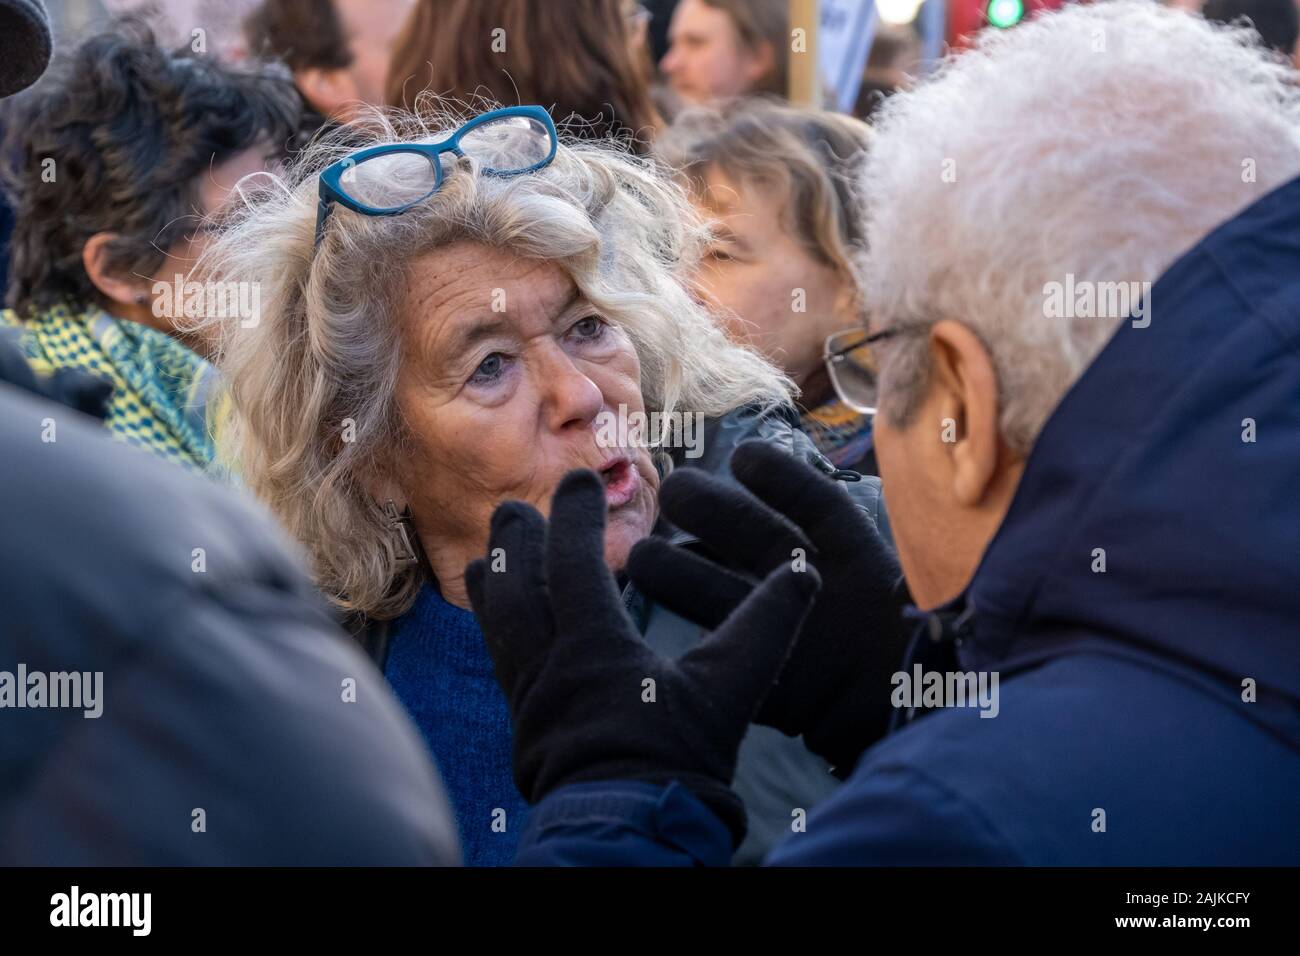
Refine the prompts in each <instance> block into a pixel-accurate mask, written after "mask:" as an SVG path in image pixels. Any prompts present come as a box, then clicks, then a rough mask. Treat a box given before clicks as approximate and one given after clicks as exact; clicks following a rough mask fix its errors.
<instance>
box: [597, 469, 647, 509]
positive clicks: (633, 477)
mask: <svg viewBox="0 0 1300 956" xmlns="http://www.w3.org/2000/svg"><path fill="white" fill-rule="evenodd" d="M599 474H600V478H601V480H602V481H604V482H605V504H606V506H608V507H609V508H619V507H622V506H623V505H625V504H627V503H628V502H629V501H631V500H632V498H633V497H634V496H635V495H636V491H637V488H638V487H639V486H640V484H641V476H640V475H639V474H638V473H637V470H636V466H635V465H633V464H632V459H631V458H626V457H619V458H611V459H610V460H609V461H607V462H605V464H604V465H602V466H601V469H600V472H599Z"/></svg>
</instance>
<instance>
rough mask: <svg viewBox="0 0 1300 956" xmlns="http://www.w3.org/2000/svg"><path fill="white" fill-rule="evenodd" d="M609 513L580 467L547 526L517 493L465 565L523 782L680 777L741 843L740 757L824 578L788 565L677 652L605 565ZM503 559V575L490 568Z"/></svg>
mask: <svg viewBox="0 0 1300 956" xmlns="http://www.w3.org/2000/svg"><path fill="white" fill-rule="evenodd" d="M605 510H606V507H605V489H604V485H603V483H602V482H601V480H600V478H599V477H598V476H597V475H596V474H595V473H594V472H590V471H577V472H570V473H569V474H568V475H566V476H565V477H564V480H563V481H561V482H560V486H559V488H558V489H556V492H555V498H554V499H553V501H552V503H551V520H550V525H549V527H548V525H547V522H546V521H545V519H543V518H542V516H541V515H540V514H538V512H537V511H536V509H534V508H532V507H530V506H528V505H526V504H523V503H522V502H518V501H510V502H506V503H505V504H503V505H501V506H500V507H499V508H497V510H496V511H495V513H494V514H493V515H492V530H491V535H490V537H489V540H488V554H489V559H488V560H487V561H484V560H478V561H474V562H472V563H471V564H470V565H469V566H468V567H467V568H466V569H465V584H466V587H467V589H468V591H469V596H470V601H471V602H472V603H473V605H474V613H475V614H476V615H477V617H478V621H479V625H480V626H481V627H482V628H483V634H484V637H485V638H486V640H487V646H488V651H489V652H490V653H491V655H492V660H493V663H494V665H495V669H496V677H497V681H498V683H500V685H501V689H502V690H503V691H504V692H505V696H506V700H507V701H508V702H509V705H510V714H511V719H512V722H513V725H514V774H515V784H516V785H517V786H518V787H519V792H520V793H522V794H523V796H524V798H525V799H526V800H528V802H529V803H537V802H538V801H539V800H541V799H542V798H543V797H544V796H546V795H547V794H548V793H550V792H551V791H552V790H554V789H556V788H557V787H561V786H564V785H565V784H570V783H578V782H581V781H591V780H618V779H633V780H643V781H647V782H650V783H659V784H666V783H668V782H670V781H673V780H678V781H680V782H681V783H682V784H683V785H685V786H687V787H689V788H690V789H691V790H692V791H693V792H694V793H695V794H696V795H697V796H699V797H700V799H701V800H703V801H704V803H705V804H706V805H708V806H709V807H710V809H712V810H713V812H714V813H716V814H717V815H718V816H719V817H720V818H722V819H723V820H724V821H725V822H726V823H727V825H728V826H729V827H730V828H731V831H732V834H733V836H734V837H735V839H736V842H737V844H739V841H740V840H741V839H742V838H743V836H744V833H745V813H744V808H743V806H742V805H741V803H740V800H739V798H738V797H736V795H735V794H734V793H732V791H731V789H730V784H731V777H732V774H733V773H734V772H735V769H736V752H737V750H738V749H739V747H740V741H741V738H742V737H743V736H744V734H745V730H746V728H747V727H748V726H749V722H750V721H751V720H752V719H753V716H754V713H755V712H756V711H757V710H758V706H759V703H760V702H761V701H762V699H763V696H764V695H765V694H766V693H767V692H768V691H769V690H770V689H771V687H772V684H773V682H774V681H775V679H776V675H777V674H778V673H779V672H780V670H781V665H782V664H784V663H785V660H786V657H787V656H788V654H789V650H790V645H791V643H792V642H793V640H794V635H795V634H796V633H797V632H798V630H799V623H800V621H801V620H802V619H803V616H804V614H805V612H806V611H807V609H808V606H809V605H810V604H811V603H812V601H813V598H814V596H815V595H816V593H817V589H818V587H819V586H820V579H819V578H818V575H817V572H816V571H815V570H814V569H813V568H812V567H809V568H808V570H807V571H804V572H802V573H800V572H797V571H793V570H791V569H790V568H789V567H788V566H787V567H783V568H780V569H778V570H777V571H775V572H774V573H772V574H771V575H769V576H768V577H767V578H766V579H765V580H764V581H763V582H762V583H761V584H759V585H758V586H757V587H755V588H753V589H752V591H751V592H750V593H749V594H747V595H746V597H745V599H744V600H743V601H740V602H737V605H735V606H734V607H733V611H732V613H730V614H727V615H723V616H722V618H719V622H718V626H717V628H716V629H715V630H714V633H713V634H712V635H710V636H709V637H707V638H705V639H704V640H703V641H702V642H701V643H700V645H699V646H698V647H695V648H693V649H692V650H691V651H690V652H689V653H687V654H685V655H684V656H682V657H681V658H679V659H678V660H667V659H665V658H662V657H660V656H658V655H657V654H656V653H655V652H654V651H652V650H651V649H650V648H649V647H648V646H647V645H646V644H645V642H644V641H642V640H641V637H640V635H639V634H638V633H637V629H636V626H635V624H633V622H632V620H631V618H630V617H628V614H627V611H626V610H625V608H624V607H623V601H622V599H621V597H620V596H619V593H618V588H617V586H616V584H615V582H614V576H613V575H612V574H611V573H610V571H609V568H608V567H606V565H605ZM498 548H500V549H502V550H501V551H497V549H498ZM492 555H497V556H498V558H499V557H500V556H504V560H505V567H504V570H500V571H493V570H491V566H492V561H493V560H494V559H493V558H492ZM648 681H653V684H649V683H647V682H648Z"/></svg>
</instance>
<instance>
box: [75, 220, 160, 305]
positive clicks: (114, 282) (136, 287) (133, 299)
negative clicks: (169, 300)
mask: <svg viewBox="0 0 1300 956" xmlns="http://www.w3.org/2000/svg"><path fill="white" fill-rule="evenodd" d="M116 238H117V233H115V232H97V233H95V234H94V235H93V236H91V237H90V238H89V239H87V240H86V244H85V245H84V246H82V247H81V265H82V268H84V269H85V270H86V275H87V276H88V277H89V279H90V282H91V284H92V285H94V287H95V288H96V289H98V290H99V294H100V295H102V296H104V298H106V299H108V300H109V301H110V302H115V303H117V304H118V305H120V306H124V307H125V309H126V311H131V310H132V309H135V308H138V307H140V306H143V305H145V304H146V303H147V302H148V301H149V285H150V283H149V280H148V279H142V278H141V277H140V276H136V275H125V276H124V275H122V274H121V273H119V272H117V271H115V270H113V269H112V263H111V257H110V255H109V246H110V245H111V244H112V242H113V240H114V239H116Z"/></svg>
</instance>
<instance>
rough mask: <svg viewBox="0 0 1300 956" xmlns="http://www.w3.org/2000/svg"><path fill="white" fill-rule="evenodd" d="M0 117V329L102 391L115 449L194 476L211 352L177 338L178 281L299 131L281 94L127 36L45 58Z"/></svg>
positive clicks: (142, 37) (201, 453)
mask: <svg viewBox="0 0 1300 956" xmlns="http://www.w3.org/2000/svg"><path fill="white" fill-rule="evenodd" d="M6 113H7V122H6V125H7V128H8V130H9V137H8V148H7V149H6V150H5V157H6V159H7V165H6V169H5V184H6V189H7V192H8V194H9V196H10V201H11V203H12V205H13V208H14V213H15V219H16V221H15V225H14V233H13V239H12V245H11V252H12V260H11V266H10V286H9V291H8V304H9V305H10V306H11V311H5V312H3V313H0V325H7V326H10V327H11V328H14V329H16V330H18V332H19V333H20V337H21V343H22V347H23V349H24V350H25V352H26V353H27V355H28V357H29V359H30V360H31V361H32V363H33V364H34V365H36V366H37V367H38V368H39V369H40V370H42V371H50V370H55V369H60V368H79V369H81V370H83V371H86V372H90V373H91V374H93V375H96V376H98V377H100V378H102V379H103V380H105V382H106V383H107V384H108V385H111V386H112V395H111V398H110V400H109V413H108V418H107V420H106V424H107V426H108V428H109V429H110V431H111V432H112V434H113V435H114V437H116V438H120V439H122V440H124V441H127V442H130V443H131V444H134V445H137V446H140V447H143V448H145V449H147V450H149V451H150V452H152V453H154V454H157V455H160V456H161V457H163V458H165V459H167V460H169V461H174V462H176V463H178V464H181V465H183V466H185V467H187V468H191V469H197V470H203V469H205V468H206V467H207V466H208V464H209V463H210V462H211V459H212V456H213V442H212V437H211V435H210V429H209V422H208V420H207V413H206V408H207V403H208V399H209V396H210V395H211V394H212V390H213V384H214V382H215V375H214V374H213V369H212V367H211V365H209V363H208V362H207V361H206V359H205V355H206V354H207V352H208V347H209V343H207V342H206V341H205V340H204V339H203V338H202V337H201V336H195V335H194V334H193V333H191V332H189V331H185V330H182V329H180V328H179V327H178V324H177V323H178V319H179V314H180V312H181V311H182V310H183V309H184V308H188V307H189V306H188V303H191V302H197V301H198V300H197V299H194V298H191V297H187V296H186V295H185V294H184V289H185V286H184V285H183V284H182V286H181V288H182V293H183V294H182V296H180V297H178V296H177V295H176V294H175V290H176V288H177V277H178V276H180V277H181V278H182V280H183V282H189V281H190V280H191V279H193V278H195V277H194V276H193V275H192V270H193V266H194V264H195V261H196V259H197V258H198V256H199V255H200V254H201V252H202V250H203V247H204V245H205V244H206V243H207V242H208V240H209V239H210V228H211V226H212V225H213V222H214V220H215V218H216V217H217V216H219V214H220V212H221V210H222V209H223V207H224V206H225V205H226V203H227V200H228V197H229V194H230V192H231V189H232V188H233V186H234V185H235V183H236V182H238V181H239V180H240V179H241V178H242V177H244V176H247V175H249V174H252V173H256V172H260V171H264V170H266V169H268V168H270V167H271V166H273V165H274V164H275V162H276V159H275V154H276V153H277V151H278V150H279V149H280V148H281V146H282V145H283V144H284V142H285V141H286V139H287V138H288V137H289V136H290V135H291V134H292V132H293V130H294V128H295V126H296V124H297V121H298V105H297V102H296V97H295V96H294V93H293V86H292V84H291V83H290V82H289V79H288V77H287V76H286V75H284V74H283V72H282V71H281V70H279V69H275V68H270V67H267V68H259V69H255V70H240V69H235V68H233V67H229V66H225V65H222V64H220V63H218V62H217V61H215V60H212V59H209V58H207V57H205V56H203V55H199V54H195V53H193V52H191V51H190V50H189V48H188V47H185V48H182V49H180V50H178V51H176V52H169V51H167V50H165V49H163V48H162V47H160V46H159V45H158V44H157V42H156V41H155V39H154V37H153V35H152V33H151V31H150V30H149V28H148V27H147V26H146V25H144V24H143V22H141V21H138V20H126V21H123V22H120V23H118V24H116V25H115V26H114V27H113V28H112V29H110V30H109V31H107V32H105V33H102V34H100V35H97V36H93V37H91V38H89V39H87V40H85V41H84V42H83V43H81V44H80V45H79V46H78V47H76V48H74V49H72V50H71V51H69V52H67V53H65V54H63V55H62V56H56V58H55V62H54V65H53V66H52V67H51V68H50V71H49V73H47V74H46V75H45V77H43V78H42V80H41V81H40V82H39V83H38V84H37V85H36V86H34V87H33V88H31V89H30V90H27V91H26V92H24V93H23V94H21V95H20V96H19V97H17V98H15V99H14V100H12V101H10V102H9V103H6ZM202 301H203V302H204V303H205V304H204V305H203V308H206V301H207V299H206V295H205V296H204V298H203V300H202ZM244 301H245V303H246V304H249V305H251V304H252V298H251V296H247V297H245V300H244Z"/></svg>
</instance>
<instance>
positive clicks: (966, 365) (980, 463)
mask: <svg viewBox="0 0 1300 956" xmlns="http://www.w3.org/2000/svg"><path fill="white" fill-rule="evenodd" d="M930 368H931V372H932V382H933V385H934V388H935V389H937V393H938V396H939V403H940V404H939V413H940V415H941V417H942V418H943V421H942V422H941V427H942V435H943V440H944V445H945V449H946V451H947V453H948V455H949V458H950V460H951V473H952V482H953V496H954V497H955V498H956V499H957V501H959V502H960V503H961V504H963V505H966V506H967V507H978V506H979V505H980V504H981V503H983V502H984V499H985V496H986V494H987V493H988V492H989V490H990V488H991V486H992V485H993V483H994V480H995V478H996V477H997V471H998V464H999V457H1000V455H1001V454H1002V445H1003V442H1002V439H1001V436H1000V433H999V431H998V379H997V373H996V371H995V370H994V368H993V359H992V357H991V356H990V355H989V353H988V351H987V350H986V349H985V348H984V343H983V342H981V341H980V339H979V336H977V335H976V334H975V333H974V332H972V331H971V330H970V329H969V328H967V327H966V326H964V325H962V324H961V323H960V322H954V321H952V320H951V319H944V320H942V321H939V322H936V323H935V324H934V326H933V327H932V328H931V329H930Z"/></svg>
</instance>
